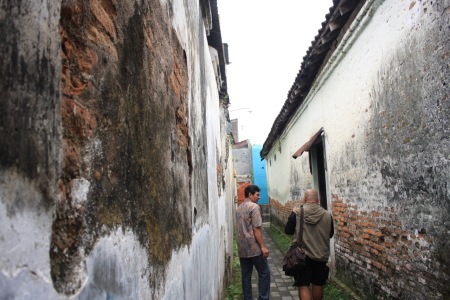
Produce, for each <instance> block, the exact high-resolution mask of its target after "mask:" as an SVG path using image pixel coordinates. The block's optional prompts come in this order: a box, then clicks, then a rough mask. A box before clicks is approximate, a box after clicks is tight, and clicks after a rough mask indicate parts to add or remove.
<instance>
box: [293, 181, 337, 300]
mask: <svg viewBox="0 0 450 300" xmlns="http://www.w3.org/2000/svg"><path fill="white" fill-rule="evenodd" d="M304 201H305V204H303V205H302V206H303V211H304V212H303V214H304V216H303V226H302V227H303V230H302V236H303V241H298V236H299V231H300V227H301V226H300V225H301V224H300V216H301V207H296V208H294V209H293V211H292V212H291V214H290V215H289V218H288V222H287V223H286V226H285V228H284V231H285V233H286V234H289V235H293V234H295V235H294V240H293V243H295V244H300V245H302V246H303V250H304V251H305V253H306V265H305V266H304V267H302V269H301V271H300V272H299V273H298V274H296V275H294V278H295V282H294V286H297V287H298V296H299V299H300V300H310V299H311V293H310V290H309V286H310V285H311V284H312V299H314V300H322V298H323V286H324V285H325V284H326V281H327V279H328V273H329V269H328V266H327V261H328V258H329V256H330V239H331V238H332V237H333V235H334V226H333V218H332V216H331V213H330V212H328V211H327V210H325V209H324V208H322V207H320V206H319V197H318V194H317V191H316V190H313V189H310V190H307V191H306V192H305V197H304Z"/></svg>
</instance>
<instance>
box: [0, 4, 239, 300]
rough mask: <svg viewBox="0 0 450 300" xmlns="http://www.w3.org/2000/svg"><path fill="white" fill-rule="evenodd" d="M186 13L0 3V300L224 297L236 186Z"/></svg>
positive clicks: (203, 52) (202, 48)
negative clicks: (0, 64) (7, 298)
mask: <svg viewBox="0 0 450 300" xmlns="http://www.w3.org/2000/svg"><path fill="white" fill-rule="evenodd" d="M199 5H200V4H199V2H197V1H190V2H184V1H181V0H173V1H171V0H169V1H165V0H161V1H158V0H146V1H116V0H105V1H100V0H64V1H62V2H61V1H18V2H9V3H8V4H4V5H2V7H0V20H1V23H0V30H1V32H2V35H1V36H2V38H1V40H0V41H1V42H0V43H1V47H2V51H1V54H0V57H1V58H2V60H1V61H2V67H1V68H0V69H1V78H2V79H1V90H2V95H3V97H2V101H1V112H0V114H1V124H0V138H1V139H2V141H5V142H3V143H2V144H1V146H0V147H1V148H0V149H1V152H0V153H1V169H0V172H1V179H0V180H1V181H0V197H1V198H0V200H1V201H0V205H1V209H0V213H1V214H2V217H1V218H0V220H1V221H0V222H1V225H2V226H1V228H2V229H0V240H1V241H2V247H1V250H0V251H1V253H0V257H1V261H0V267H1V269H2V272H1V275H0V287H1V288H0V298H5V297H17V298H20V299H60V298H66V297H73V296H74V295H77V296H76V298H77V299H105V298H108V299H130V298H132V299H175V298H184V299H219V298H220V297H221V293H222V291H223V289H224V285H225V282H224V280H226V275H227V273H228V272H229V269H228V267H229V263H230V258H229V256H230V255H231V253H232V230H231V228H230V226H232V225H231V222H230V220H231V219H232V208H233V205H232V203H233V196H234V195H233V191H234V186H233V185H228V181H229V180H230V174H229V173H230V172H229V171H228V170H227V169H228V168H229V167H230V165H231V163H232V162H231V160H229V159H228V156H229V151H230V148H229V144H228V138H227V133H226V123H227V121H226V118H225V113H224V107H222V105H221V101H220V99H219V95H218V91H217V81H216V78H215V74H214V70H215V69H217V66H213V61H212V59H211V57H212V56H211V55H210V51H209V47H208V43H207V39H206V28H205V26H204V21H203V16H202V13H201V8H200V6H199ZM58 22H59V24H58ZM208 30H209V28H208ZM187 287H189V288H187Z"/></svg>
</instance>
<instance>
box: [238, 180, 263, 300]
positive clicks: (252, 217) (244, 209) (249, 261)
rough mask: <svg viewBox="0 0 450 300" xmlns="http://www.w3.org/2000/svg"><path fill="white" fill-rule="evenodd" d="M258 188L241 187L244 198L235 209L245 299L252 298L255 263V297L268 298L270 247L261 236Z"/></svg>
mask: <svg viewBox="0 0 450 300" xmlns="http://www.w3.org/2000/svg"><path fill="white" fill-rule="evenodd" d="M260 191H261V189H260V188H259V187H258V186H256V185H249V186H247V187H246V188H245V190H244V195H245V200H244V202H243V203H242V204H241V205H239V207H238V208H237V209H236V223H237V224H236V225H237V226H236V227H237V236H236V241H237V246H238V255H239V260H240V262H241V274H242V290H243V293H244V300H252V299H253V295H252V282H251V281H252V272H253V266H255V268H256V271H257V272H258V291H259V297H258V300H268V299H269V297H270V270H269V264H268V262H267V257H269V250H267V248H266V245H265V244H264V240H263V236H262V230H261V227H262V217H261V208H260V207H259V205H258V204H257V203H258V200H259V199H260V197H259V193H260Z"/></svg>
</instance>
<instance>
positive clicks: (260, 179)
mask: <svg viewBox="0 0 450 300" xmlns="http://www.w3.org/2000/svg"><path fill="white" fill-rule="evenodd" d="M261 150H262V145H252V165H253V177H254V183H253V184H255V185H257V186H259V188H260V189H261V193H260V194H261V195H260V197H261V199H259V201H258V203H259V204H268V203H269V194H268V192H267V178H266V161H265V160H261V155H260V154H259V153H260V152H261Z"/></svg>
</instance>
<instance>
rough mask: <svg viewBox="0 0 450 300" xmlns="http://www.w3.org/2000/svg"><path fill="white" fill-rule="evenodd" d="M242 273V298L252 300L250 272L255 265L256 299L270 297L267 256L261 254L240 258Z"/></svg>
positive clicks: (267, 299) (261, 299) (264, 299)
mask: <svg viewBox="0 0 450 300" xmlns="http://www.w3.org/2000/svg"><path fill="white" fill-rule="evenodd" d="M240 261H241V274H242V290H243V291H244V300H252V299H253V295H252V272H253V266H255V268H256V271H257V272H258V291H259V297H258V300H269V298H270V270H269V263H268V262H267V258H264V257H263V256H262V255H259V256H255V257H246V258H242V257H241V258H240Z"/></svg>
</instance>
